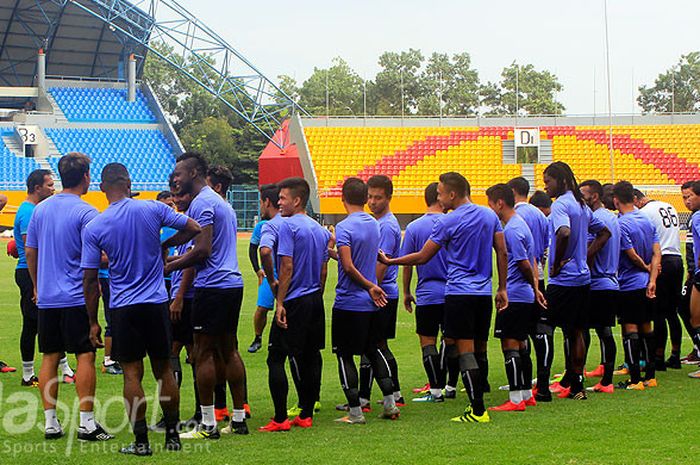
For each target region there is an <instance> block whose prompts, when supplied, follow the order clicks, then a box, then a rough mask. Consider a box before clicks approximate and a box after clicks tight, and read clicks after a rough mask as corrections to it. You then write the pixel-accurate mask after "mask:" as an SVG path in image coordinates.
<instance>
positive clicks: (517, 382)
mask: <svg viewBox="0 0 700 465" xmlns="http://www.w3.org/2000/svg"><path fill="white" fill-rule="evenodd" d="M503 360H504V364H505V367H506V377H507V378H508V388H509V390H510V391H520V386H521V384H522V369H523V368H522V364H521V360H520V352H518V351H517V350H505V351H504V352H503Z"/></svg>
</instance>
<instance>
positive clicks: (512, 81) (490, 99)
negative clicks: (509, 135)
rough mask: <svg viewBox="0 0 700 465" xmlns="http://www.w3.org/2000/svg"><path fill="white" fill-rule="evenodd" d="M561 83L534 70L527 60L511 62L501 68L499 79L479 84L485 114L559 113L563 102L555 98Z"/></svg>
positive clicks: (546, 73) (562, 107)
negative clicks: (481, 86)
mask: <svg viewBox="0 0 700 465" xmlns="http://www.w3.org/2000/svg"><path fill="white" fill-rule="evenodd" d="M563 89H564V87H563V86H562V85H561V84H560V83H559V80H558V79H557V77H556V76H555V75H554V74H552V73H550V72H549V71H547V70H543V71H538V70H536V69H535V67H534V66H533V65H531V64H527V65H519V64H517V63H515V62H513V63H512V64H511V65H510V66H508V67H506V68H503V71H502V72H501V82H500V83H498V84H496V83H491V82H489V83H487V84H486V86H484V88H482V90H481V93H482V104H483V105H484V106H485V107H487V108H488V109H487V111H486V114H488V115H493V116H503V115H514V114H516V112H519V114H521V115H528V114H529V115H559V114H561V113H562V112H563V111H564V105H562V104H561V103H560V102H558V101H557V100H556V93H557V92H561V91H562V90H563Z"/></svg>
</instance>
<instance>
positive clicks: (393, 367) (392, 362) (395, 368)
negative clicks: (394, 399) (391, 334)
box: [381, 346, 401, 392]
mask: <svg viewBox="0 0 700 465" xmlns="http://www.w3.org/2000/svg"><path fill="white" fill-rule="evenodd" d="M381 353H383V354H384V356H385V357H386V362H387V364H388V366H389V371H390V373H391V382H392V383H393V385H394V392H399V391H401V383H400V382H399V364H398V363H397V362H396V357H394V353H393V352H392V351H391V349H389V346H386V347H384V348H383V349H382V350H381Z"/></svg>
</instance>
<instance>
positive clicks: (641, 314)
mask: <svg viewBox="0 0 700 465" xmlns="http://www.w3.org/2000/svg"><path fill="white" fill-rule="evenodd" d="M617 315H618V318H619V320H620V324H632V325H641V324H643V323H651V322H652V321H653V319H654V301H653V300H652V299H648V298H647V290H646V289H636V290H634V291H620V297H619V300H618V307H617Z"/></svg>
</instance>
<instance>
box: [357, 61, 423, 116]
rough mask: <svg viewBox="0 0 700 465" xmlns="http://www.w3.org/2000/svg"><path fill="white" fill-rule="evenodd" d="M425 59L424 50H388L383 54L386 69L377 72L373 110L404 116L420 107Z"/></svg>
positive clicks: (373, 87)
mask: <svg viewBox="0 0 700 465" xmlns="http://www.w3.org/2000/svg"><path fill="white" fill-rule="evenodd" d="M424 60H425V58H424V57H423V54H422V53H421V51H420V50H415V49H409V50H408V51H407V52H400V53H396V52H385V53H383V54H382V55H381V56H380V57H379V66H381V67H382V70H381V71H379V73H377V76H376V78H375V81H374V85H372V86H368V91H369V89H370V88H371V90H372V98H371V101H372V103H373V111H372V113H374V114H377V115H401V113H402V111H403V112H404V113H407V114H411V113H415V112H416V111H417V110H418V100H419V99H420V96H421V82H420V74H419V72H420V69H421V66H422V65H423V61H424Z"/></svg>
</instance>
